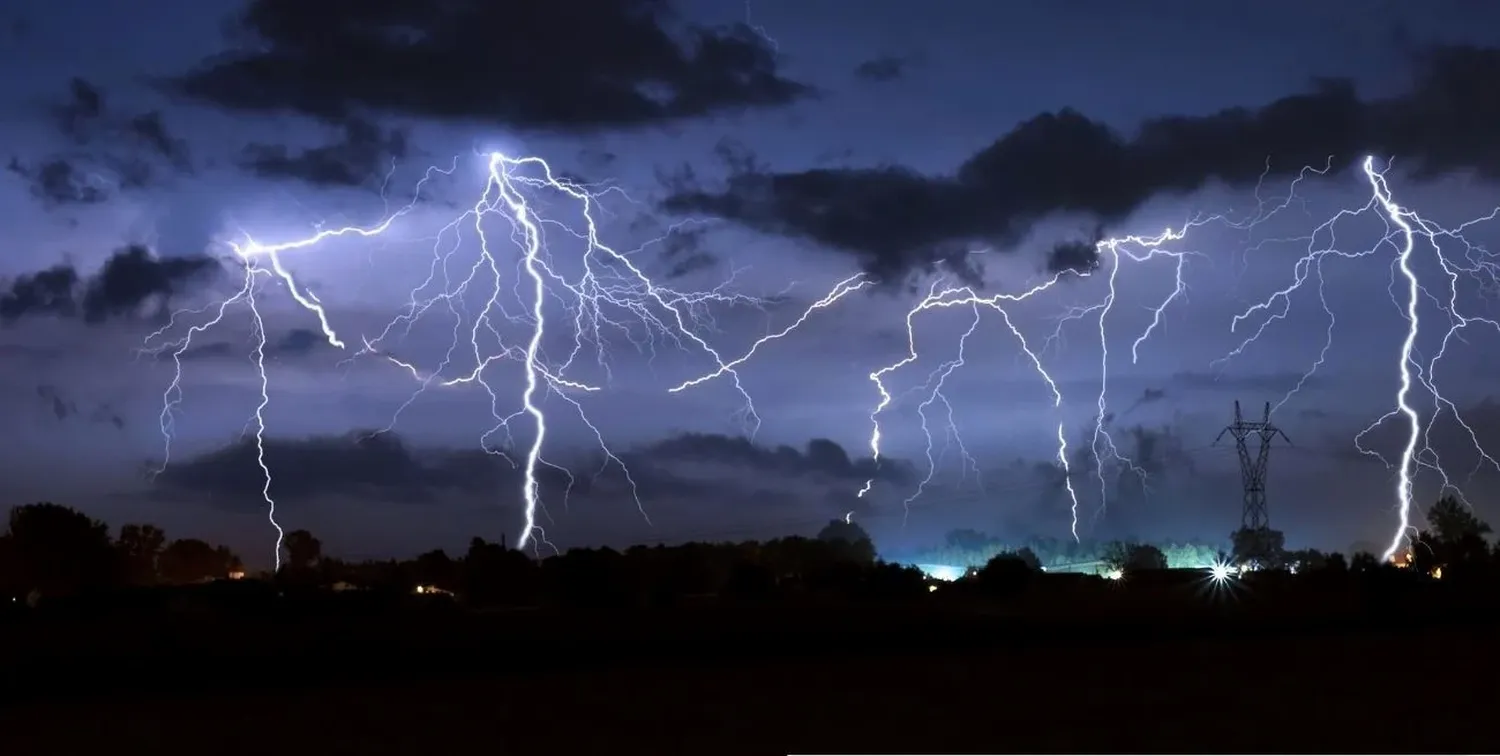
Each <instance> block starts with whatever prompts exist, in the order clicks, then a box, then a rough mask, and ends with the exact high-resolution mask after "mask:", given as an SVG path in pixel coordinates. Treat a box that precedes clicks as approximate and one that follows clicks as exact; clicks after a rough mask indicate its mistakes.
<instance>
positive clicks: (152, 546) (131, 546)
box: [115, 524, 167, 585]
mask: <svg viewBox="0 0 1500 756" xmlns="http://www.w3.org/2000/svg"><path fill="white" fill-rule="evenodd" d="M166 542H167V534H166V533H164V532H162V529H161V528H158V527H156V526H155V525H134V524H132V525H122V526H121V527H120V537H119V538H117V539H115V548H116V549H117V550H118V551H119V552H120V558H121V560H122V561H123V563H124V567H125V578H126V580H128V581H130V582H131V583H132V584H134V585H153V584H155V583H156V579H157V577H158V576H159V574H160V573H159V571H158V568H157V564H156V562H157V558H158V557H159V556H161V550H162V547H163V546H164V545H166Z"/></svg>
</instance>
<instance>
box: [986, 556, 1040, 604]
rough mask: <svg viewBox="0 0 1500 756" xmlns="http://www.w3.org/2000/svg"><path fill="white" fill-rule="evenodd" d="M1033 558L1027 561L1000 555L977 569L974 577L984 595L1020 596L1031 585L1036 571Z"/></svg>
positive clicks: (1019, 557) (1018, 557) (1021, 558)
mask: <svg viewBox="0 0 1500 756" xmlns="http://www.w3.org/2000/svg"><path fill="white" fill-rule="evenodd" d="M1034 563H1035V557H1033V558H1032V559H1031V560H1027V559H1026V558H1025V557H1024V556H1022V555H1020V554H1000V555H998V556H996V557H995V558H994V559H991V560H990V561H989V563H987V564H985V566H983V567H981V568H980V569H979V572H978V574H976V575H975V576H974V578H975V580H976V582H977V583H978V586H979V589H980V590H981V591H983V592H984V593H985V594H986V595H989V596H995V597H998V598H1008V597H1011V596H1015V595H1018V594H1020V593H1021V592H1022V591H1024V590H1026V587H1027V586H1028V585H1030V584H1031V580H1032V578H1033V577H1034V576H1035V575H1036V572H1037V570H1036V569H1034V568H1033V567H1032V564H1034Z"/></svg>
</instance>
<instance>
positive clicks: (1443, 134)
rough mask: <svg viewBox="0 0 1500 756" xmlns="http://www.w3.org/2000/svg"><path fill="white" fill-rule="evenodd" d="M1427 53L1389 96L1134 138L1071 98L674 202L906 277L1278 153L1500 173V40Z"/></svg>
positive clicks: (1274, 108) (1172, 125)
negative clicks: (936, 151)
mask: <svg viewBox="0 0 1500 756" xmlns="http://www.w3.org/2000/svg"><path fill="white" fill-rule="evenodd" d="M1416 58H1417V60H1418V62H1419V70H1418V76H1417V78H1416V86H1415V87H1414V88H1413V90H1412V91H1411V92H1409V93H1408V94H1405V95H1402V96H1399V97H1395V98H1391V99H1386V100H1369V99H1361V98H1360V97H1359V96H1358V94H1357V93H1356V91H1355V88H1354V85H1353V83H1352V82H1350V81H1347V80H1320V81H1317V82H1315V85H1314V86H1313V87H1311V88H1310V89H1309V90H1308V91H1307V92H1304V93H1302V94H1296V95H1292V96H1289V97H1284V98H1281V99H1279V100H1276V101H1275V102H1272V103H1270V104H1268V105H1265V106H1263V107H1259V108H1233V109H1229V110H1224V111H1220V112H1218V113H1214V114H1212V115H1207V116H1169V117H1163V118H1156V119H1153V120H1150V121H1147V122H1146V123H1144V124H1142V125H1141V127H1140V128H1139V129H1137V131H1136V133H1135V134H1134V135H1133V136H1131V137H1128V138H1127V137H1124V136H1122V135H1120V134H1118V133H1116V132H1115V131H1113V130H1112V129H1110V128H1109V127H1108V126H1106V125H1104V124H1103V123H1101V122H1098V121H1095V120H1092V119H1090V118H1088V117H1086V116H1084V115H1083V114H1081V113H1078V112H1075V111H1073V110H1063V111H1060V112H1056V113H1045V114H1042V115H1039V116H1036V117H1034V118H1031V119H1029V120H1027V121H1025V122H1023V123H1021V124H1020V125H1019V126H1017V127H1016V128H1015V129H1013V130H1012V131H1011V132H1010V133H1009V134H1006V135H1005V136H1003V137H1001V138H1000V139H998V140H997V141H995V142H994V143H993V144H991V145H990V146H988V147H986V148H984V149H983V150H981V151H979V152H978V153H977V154H975V155H973V156H972V157H970V158H969V159H968V160H967V161H966V162H965V163H964V164H963V165H961V166H960V167H959V168H958V170H957V171H956V172H955V173H953V174H952V175H945V176H927V175H921V174H918V173H915V172H913V171H910V170H906V169H902V168H898V167H879V168H860V169H853V168H848V169H833V168H829V169H815V170H807V171H801V172H795V173H772V172H768V171H764V170H754V171H733V172H731V176H730V178H729V179H728V183H727V185H726V186H724V187H720V188H712V189H709V188H704V187H703V186H701V185H697V184H695V183H693V182H681V181H679V182H677V183H674V184H672V185H669V190H670V191H671V196H669V197H668V199H667V200H666V201H665V203H664V207H665V208H666V209H667V210H669V211H672V212H675V213H680V214H695V215H711V216H716V217H720V218H725V219H728V220H731V221H735V222H738V223H740V224H743V225H745V226H747V227H750V228H754V229H757V230H760V231H763V232H767V233H773V234H780V235H786V236H790V237H795V238H804V239H809V240H812V241H815V242H819V243H821V244H824V245H826V246H828V247H831V248H834V249H838V250H842V251H845V252H847V253H849V254H852V255H854V256H855V257H856V258H857V259H858V260H859V261H860V263H861V265H863V267H864V268H865V269H866V270H867V271H869V272H871V273H873V274H876V275H880V276H884V277H905V276H909V275H911V274H913V273H921V272H924V271H927V270H931V269H932V268H933V267H934V266H936V265H940V264H947V265H954V264H957V265H958V266H959V269H960V271H968V272H970V273H973V271H972V270H969V269H968V265H972V264H973V263H972V262H969V261H965V260H963V259H962V258H961V256H960V252H962V251H963V250H964V249H966V248H968V247H971V246H972V245H975V244H984V245H985V246H996V245H998V246H1000V247H1002V248H1009V247H1012V246H1013V245H1014V244H1015V242H1016V241H1018V240H1019V239H1021V238H1024V237H1025V236H1026V235H1027V234H1028V233H1029V232H1030V231H1031V229H1032V227H1033V226H1034V224H1035V223H1037V222H1038V221H1039V220H1041V219H1043V218H1044V217H1047V216H1049V215H1052V214H1055V213H1081V214H1086V215H1089V216H1092V217H1094V218H1097V219H1098V220H1099V221H1101V222H1103V223H1105V224H1109V223H1114V222H1118V221H1119V220H1121V219H1123V218H1125V217H1126V216H1128V215H1129V214H1130V213H1131V212H1132V211H1134V210H1135V209H1137V208H1138V207H1140V206H1141V204H1142V203H1144V202H1145V201H1147V200H1149V199H1151V198H1153V197H1155V196H1158V195H1163V194H1172V193H1187V192H1191V191H1194V190H1196V189H1199V188H1201V187H1203V186H1204V185H1205V184H1207V183H1209V182H1212V181H1221V182H1225V183H1227V184H1231V185H1248V184H1253V183H1254V182H1255V181H1256V180H1258V179H1259V178H1260V177H1261V176H1262V174H1263V173H1264V172H1265V171H1266V166H1267V158H1268V157H1269V158H1270V166H1271V169H1272V171H1273V172H1274V173H1276V174H1278V175H1288V174H1290V173H1292V172H1295V171H1298V170H1300V169H1301V168H1303V167H1304V166H1306V165H1309V164H1311V165H1318V166H1323V165H1325V164H1326V163H1327V162H1328V161H1329V159H1330V156H1331V158H1332V163H1333V167H1334V169H1336V170H1339V169H1343V168H1347V167H1349V166H1350V165H1352V164H1354V163H1355V162H1356V161H1359V160H1361V159H1362V158H1363V157H1364V155H1365V154H1367V153H1375V154H1378V155H1382V156H1394V157H1395V158H1396V159H1398V160H1400V161H1402V165H1404V166H1407V167H1409V168H1412V169H1414V170H1415V171H1416V172H1417V174H1418V176H1419V177H1431V176H1434V175H1437V174H1440V173H1443V172H1447V171H1452V170H1458V169H1474V170H1476V171H1478V173H1479V174H1480V175H1481V176H1482V177H1483V178H1487V179H1495V178H1500V93H1497V90H1496V89H1495V88H1494V87H1493V86H1491V85H1490V82H1493V81H1495V80H1496V79H1497V78H1500V50H1494V49H1478V48H1472V47H1444V48H1434V49H1430V50H1427V51H1426V52H1424V53H1423V54H1421V55H1419V56H1416ZM678 178H681V177H678ZM1071 251H1072V250H1070V252H1071ZM1071 262H1073V263H1075V264H1074V265H1070V266H1068V267H1069V268H1070V269H1073V268H1076V267H1079V266H1078V265H1076V263H1077V262H1079V261H1077V260H1072V261H1071ZM1085 267H1086V266H1085Z"/></svg>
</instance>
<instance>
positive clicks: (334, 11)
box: [169, 0, 811, 132]
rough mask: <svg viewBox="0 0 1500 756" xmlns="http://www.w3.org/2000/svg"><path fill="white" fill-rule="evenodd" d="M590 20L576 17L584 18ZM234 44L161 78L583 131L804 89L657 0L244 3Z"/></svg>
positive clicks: (228, 103)
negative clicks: (189, 68)
mask: <svg viewBox="0 0 1500 756" xmlns="http://www.w3.org/2000/svg"><path fill="white" fill-rule="evenodd" d="M585 18H586V19H587V21H583V20H580V19H585ZM235 31H236V32H237V37H238V39H239V40H248V41H246V42H245V43H244V44H243V45H241V46H239V47H238V49H235V50H233V51H232V52H229V53H227V54H224V55H222V56H219V57H216V58H214V59H212V60H208V61H205V62H204V63H203V64H202V65H200V66H199V67H198V68H197V69H195V70H193V71H191V72H189V73H187V74H185V75H183V76H181V77H179V78H177V79H176V80H174V81H172V82H170V84H169V86H170V88H171V89H173V90H175V91H176V92H178V93H180V94H183V95H186V96H188V97H190V98H193V99H196V100H199V101H201V102H205V103H208V104H212V105H216V106H219V107H223V108H226V109H231V110H239V111H256V112H277V111H281V112H296V113H301V114H305V115H310V116H314V117H317V118H322V119H330V120H342V119H345V118H347V117H349V116H351V115H360V114H362V113H367V112H368V113H378V114H386V115H398V116H409V117H418V118H431V119H440V120H472V121H477V122H484V123H491V124H504V125H507V126H511V127H514V128H521V129H544V130H555V131H565V132H585V131H594V130H598V129H607V128H615V127H631V126H643V125H649V124H662V123H668V122H671V121H677V120H681V119H687V118H696V117H702V116H708V115H713V114H717V113H722V112H725V111H730V110H736V109H742V108H750V107H766V106H779V105H785V104H788V103H790V102H793V101H795V100H797V99H799V98H802V97H806V96H808V95H809V94H811V90H810V89H809V88H808V87H807V86H805V85H802V84H799V83H797V82H794V81H791V80H788V79H786V78H784V77H783V76H781V75H780V73H779V72H778V71H777V66H776V59H775V54H774V50H773V49H772V47H771V45H770V43H768V42H767V41H766V40H765V39H763V38H762V37H761V36H759V35H757V34H756V33H755V32H754V31H753V30H751V29H750V28H748V27H746V26H744V25H736V26H733V27H729V28H714V29H710V28H704V27H701V26H693V25H689V24H685V23H680V22H678V21H677V19H676V18H674V15H673V13H672V11H671V8H670V6H669V5H668V3H666V2H663V1H662V0H588V1H587V2H584V1H583V0H555V1H554V2H545V3H524V4H512V3H431V2H425V1H424V0H392V1H388V2H380V3H330V2H310V1H308V0H254V2H252V3H250V5H249V7H248V8H247V9H246V10H245V11H244V12H243V13H242V14H241V15H240V16H239V17H238V19H237V23H236V29H235Z"/></svg>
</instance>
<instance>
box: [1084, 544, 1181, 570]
mask: <svg viewBox="0 0 1500 756" xmlns="http://www.w3.org/2000/svg"><path fill="white" fill-rule="evenodd" d="M1100 561H1102V562H1104V566H1105V567H1108V568H1109V569H1111V570H1119V571H1121V572H1123V573H1126V574H1129V573H1131V572H1140V571H1142V570H1165V569H1167V555H1166V554H1163V553H1162V551H1161V549H1158V548H1156V547H1155V546H1152V545H1151V544H1149V543H1125V542H1123V541H1115V542H1113V543H1110V544H1109V545H1107V546H1105V547H1104V552H1103V554H1101V555H1100Z"/></svg>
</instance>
